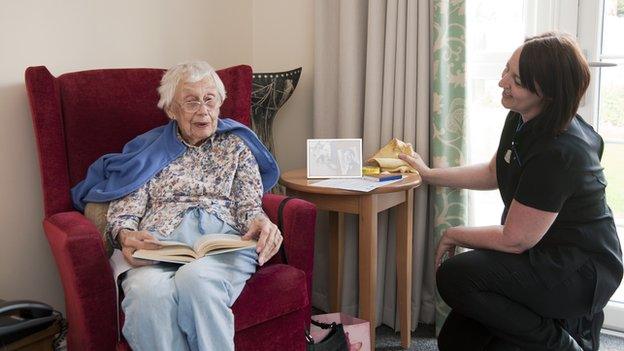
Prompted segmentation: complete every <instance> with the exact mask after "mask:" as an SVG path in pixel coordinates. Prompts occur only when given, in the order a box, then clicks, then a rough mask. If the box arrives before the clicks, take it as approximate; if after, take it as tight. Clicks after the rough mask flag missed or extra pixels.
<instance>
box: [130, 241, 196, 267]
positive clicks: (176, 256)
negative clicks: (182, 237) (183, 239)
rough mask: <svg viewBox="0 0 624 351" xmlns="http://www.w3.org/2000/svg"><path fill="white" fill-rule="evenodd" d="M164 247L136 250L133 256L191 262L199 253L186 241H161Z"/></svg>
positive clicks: (155, 259)
mask: <svg viewBox="0 0 624 351" xmlns="http://www.w3.org/2000/svg"><path fill="white" fill-rule="evenodd" d="M161 245H162V247H161V248H160V249H157V250H145V249H141V250H136V251H135V252H134V253H133V254H132V257H136V258H141V259H144V260H154V261H163V262H176V263H180V262H191V261H193V260H194V259H196V258H198V255H197V254H196V253H195V252H194V251H193V249H192V248H191V247H189V246H188V245H186V244H184V243H177V242H172V241H161Z"/></svg>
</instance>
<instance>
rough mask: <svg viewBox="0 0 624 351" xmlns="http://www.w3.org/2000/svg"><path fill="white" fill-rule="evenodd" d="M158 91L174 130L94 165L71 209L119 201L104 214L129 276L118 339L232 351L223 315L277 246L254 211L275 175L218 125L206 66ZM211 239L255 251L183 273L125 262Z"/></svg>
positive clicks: (217, 91) (247, 134) (249, 141)
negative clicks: (253, 243) (229, 239)
mask: <svg viewBox="0 0 624 351" xmlns="http://www.w3.org/2000/svg"><path fill="white" fill-rule="evenodd" d="M158 91H159V93H160V101H159V103H158V106H159V107H161V108H162V109H164V111H165V112H166V113H167V115H168V116H169V117H170V118H171V119H172V120H173V121H172V122H170V123H169V124H168V125H167V126H164V127H159V128H157V129H155V130H152V131H150V132H148V133H146V134H144V135H141V136H139V137H137V138H135V139H134V140H133V141H131V142H130V143H128V144H127V145H126V147H124V151H123V153H122V154H117V155H113V156H108V158H107V156H105V157H104V158H103V159H101V160H98V162H99V163H98V162H96V164H94V165H93V166H92V167H91V168H90V170H89V174H88V176H87V179H86V180H85V181H84V182H83V183H81V184H79V185H78V186H77V187H76V188H75V189H73V190H72V192H73V196H74V201H75V202H77V203H78V204H79V205H80V204H81V203H83V202H84V201H93V200H102V198H101V197H99V196H100V195H99V194H102V193H106V192H107V191H109V190H110V188H113V189H115V191H114V192H113V193H109V194H107V195H106V196H104V199H106V198H111V197H113V198H114V197H116V198H117V199H116V200H115V201H112V202H111V203H110V207H109V210H108V214H107V220H108V233H109V234H110V236H111V237H112V238H113V239H114V240H115V241H116V242H117V243H118V244H119V247H120V249H121V252H122V253H123V257H124V258H125V260H126V261H127V263H128V264H129V265H130V266H131V267H132V268H131V269H130V270H128V271H127V272H126V275H125V277H124V278H123V279H122V281H121V286H122V288H123V292H124V295H125V298H124V300H123V301H122V309H123V311H124V313H125V323H124V327H123V334H124V336H125V338H126V340H127V341H128V343H129V344H130V346H131V347H132V349H133V350H189V349H190V350H234V341H233V340H234V317H233V314H232V311H231V309H230V308H231V306H232V305H233V304H234V302H235V300H236V299H237V297H238V296H239V294H240V293H241V291H242V289H243V287H244V285H245V282H246V281H247V280H248V279H249V278H250V276H251V275H252V274H253V273H254V272H255V271H256V267H257V265H262V264H264V263H265V262H266V261H267V260H268V259H269V258H271V257H272V256H273V255H274V254H275V253H276V252H277V251H278V248H279V247H280V245H281V242H282V237H281V235H280V232H279V230H278V229H277V227H276V226H275V225H274V224H273V223H271V222H270V221H269V219H268V218H267V216H266V215H265V214H264V212H263V210H262V208H261V204H262V202H261V198H262V194H263V181H264V183H265V184H264V187H265V188H269V187H270V186H272V185H274V183H275V179H276V177H277V167H276V166H275V162H274V160H273V159H272V157H271V156H270V154H269V153H268V152H266V149H264V147H263V146H262V144H261V143H260V142H259V141H258V139H257V138H256V137H255V135H253V133H252V132H251V131H249V130H248V129H246V128H245V127H243V126H242V125H240V124H237V123H235V122H233V121H231V120H220V119H218V116H219V108H220V106H221V105H222V103H223V101H224V99H225V97H226V92H225V88H224V86H223V83H222V82H221V80H220V79H219V76H218V75H217V74H216V72H215V71H214V69H213V68H212V67H211V66H210V65H209V64H207V63H205V62H190V63H184V64H180V65H177V66H175V67H173V68H171V69H170V70H168V71H167V72H166V74H165V75H164V76H163V78H162V81H161V85H160V87H159V89H158ZM102 169H104V171H101V170H102ZM120 169H121V170H122V171H121V173H119V170H120ZM267 169H268V170H267ZM261 171H263V174H262V175H261ZM116 172H117V173H116ZM102 174H106V176H103V175H102ZM263 176H264V177H263ZM263 178H265V179H263ZM102 182H104V183H106V184H108V185H107V186H102ZM128 189H132V191H131V192H129V191H128ZM124 193H125V194H124ZM122 194H123V196H121V197H120V195H122ZM209 233H228V234H238V235H242V236H243V239H246V240H248V239H252V238H253V239H257V240H258V244H257V247H256V248H255V249H254V248H252V249H245V250H239V251H234V252H228V253H221V254H218V255H212V256H206V257H203V258H200V259H197V260H195V261H193V262H191V263H188V264H186V265H176V264H168V263H160V262H159V263H157V262H151V261H144V260H140V259H136V258H134V257H133V256H132V254H133V252H134V251H136V250H138V249H156V248H158V247H159V243H160V242H161V241H165V240H175V241H181V242H185V243H187V244H190V245H192V244H193V242H195V241H196V240H197V239H198V238H199V237H200V236H202V235H210V234H209Z"/></svg>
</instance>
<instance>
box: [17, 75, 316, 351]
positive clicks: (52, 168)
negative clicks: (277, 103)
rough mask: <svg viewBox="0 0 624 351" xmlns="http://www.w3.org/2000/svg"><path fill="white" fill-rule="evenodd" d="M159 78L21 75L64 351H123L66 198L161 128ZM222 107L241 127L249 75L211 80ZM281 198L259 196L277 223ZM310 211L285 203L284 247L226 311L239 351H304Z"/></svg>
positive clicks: (89, 240) (92, 237)
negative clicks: (139, 138) (105, 160)
mask: <svg viewBox="0 0 624 351" xmlns="http://www.w3.org/2000/svg"><path fill="white" fill-rule="evenodd" d="M162 74H163V70H161V69H104V70H92V71H83V72H74V73H67V74H63V75H61V76H59V77H54V76H52V75H51V74H50V72H49V71H48V70H47V69H46V68H45V67H43V66H39V67H29V68H28V69H27V70H26V89H27V91H28V98H29V101H30V107H31V112H32V120H33V126H34V129H35V136H36V140H37V147H38V151H39V165H40V170H41V181H42V187H43V197H44V208H45V218H44V220H43V227H44V231H45V234H46V236H47V238H48V241H49V243H50V247H51V249H52V252H53V254H54V258H55V260H56V264H57V266H58V269H59V272H60V275H61V280H62V283H63V289H64V292H65V304H66V311H67V319H68V322H69V330H68V338H67V342H68V346H69V350H70V351H71V350H115V349H117V350H125V349H129V347H128V345H127V343H126V342H125V341H124V340H123V339H122V340H121V341H118V340H117V331H116V327H117V323H116V321H115V318H116V306H115V284H114V281H113V276H112V272H111V269H110V266H109V264H108V258H107V257H106V254H105V250H104V246H103V243H102V240H101V237H100V234H99V232H98V230H97V229H96V227H95V226H94V225H93V224H92V223H91V222H90V221H89V220H88V219H86V218H85V217H84V216H83V215H82V214H81V213H80V212H78V211H76V210H74V209H73V207H72V203H71V200H70V193H69V190H70V188H71V187H72V186H74V185H75V184H76V183H77V182H79V181H80V180H81V179H82V178H84V176H85V173H86V170H87V167H88V166H89V165H90V164H91V163H92V162H93V161H94V160H96V159H97V158H98V157H99V156H101V155H102V154H105V153H110V152H118V151H119V150H121V148H122V146H123V145H124V144H125V143H126V142H127V141H129V140H130V139H132V138H133V137H134V136H136V135H138V134H140V133H143V132H145V131H147V130H149V129H152V128H154V127H156V126H159V125H162V124H165V123H166V122H167V117H166V115H165V114H164V112H163V111H161V110H160V109H158V108H157V106H156V103H157V101H158V93H157V91H156V88H157V86H158V84H159V82H160V78H161V77H162ZM218 74H219V76H220V77H221V78H222V80H223V83H224V84H225V87H226V89H227V93H228V98H227V99H226V101H225V103H224V104H223V106H222V108H221V114H222V115H223V116H227V117H231V118H233V119H235V120H237V121H239V122H242V123H244V124H247V125H249V121H250V110H251V82H252V75H251V74H252V72H251V67H249V66H235V67H231V68H227V69H224V70H221V71H218ZM282 198H283V197H282V196H276V195H270V194H269V195H265V196H264V199H263V206H264V209H265V211H266V213H267V214H268V215H269V217H270V218H271V219H272V220H273V221H274V222H275V223H277V219H276V216H277V207H278V205H279V202H280V201H281V199H282ZM315 217H316V209H315V208H314V205H312V204H310V203H308V202H305V201H302V200H297V199H295V200H292V201H290V202H288V203H287V205H286V206H285V208H284V225H283V229H284V233H283V235H284V247H285V249H286V252H287V256H288V259H289V262H288V264H284V263H283V262H281V261H280V260H281V259H280V257H278V256H279V255H276V256H275V257H273V259H272V260H271V261H269V263H268V264H266V265H265V266H263V267H261V268H260V269H259V270H258V271H257V272H256V273H255V274H254V275H253V276H252V278H251V279H250V280H249V281H248V283H247V285H246V287H245V289H244V290H243V292H242V294H241V296H240V297H239V298H238V300H237V301H236V303H235V304H234V306H233V311H234V316H235V323H236V327H235V328H236V333H235V344H236V348H237V349H240V350H303V349H305V338H304V329H305V328H307V326H308V325H309V321H310V301H311V299H310V293H311V283H312V260H313V250H314V249H313V248H314V224H315Z"/></svg>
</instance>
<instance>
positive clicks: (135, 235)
mask: <svg viewBox="0 0 624 351" xmlns="http://www.w3.org/2000/svg"><path fill="white" fill-rule="evenodd" d="M117 239H118V240H119V243H120V244H121V252H122V253H123V255H124V258H125V259H126V261H127V262H128V263H129V264H130V265H131V266H133V267H139V266H148V265H151V264H154V263H156V262H155V261H150V260H142V259H138V258H134V257H132V254H133V253H134V252H135V251H136V250H139V249H147V250H156V249H160V247H161V246H160V242H159V241H158V239H156V238H154V237H153V236H152V234H150V233H149V232H148V231H147V230H140V231H136V230H129V229H122V230H121V231H120V232H119V234H118V238H117Z"/></svg>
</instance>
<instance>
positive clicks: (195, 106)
mask: <svg viewBox="0 0 624 351" xmlns="http://www.w3.org/2000/svg"><path fill="white" fill-rule="evenodd" d="M215 102H216V100H215V99H212V98H211V99H209V100H206V101H197V100H195V101H185V102H183V103H179V102H178V104H179V105H180V107H182V111H184V112H186V113H195V112H197V111H199V109H200V108H201V107H202V106H203V105H206V108H208V109H210V108H211V107H214V105H215Z"/></svg>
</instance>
